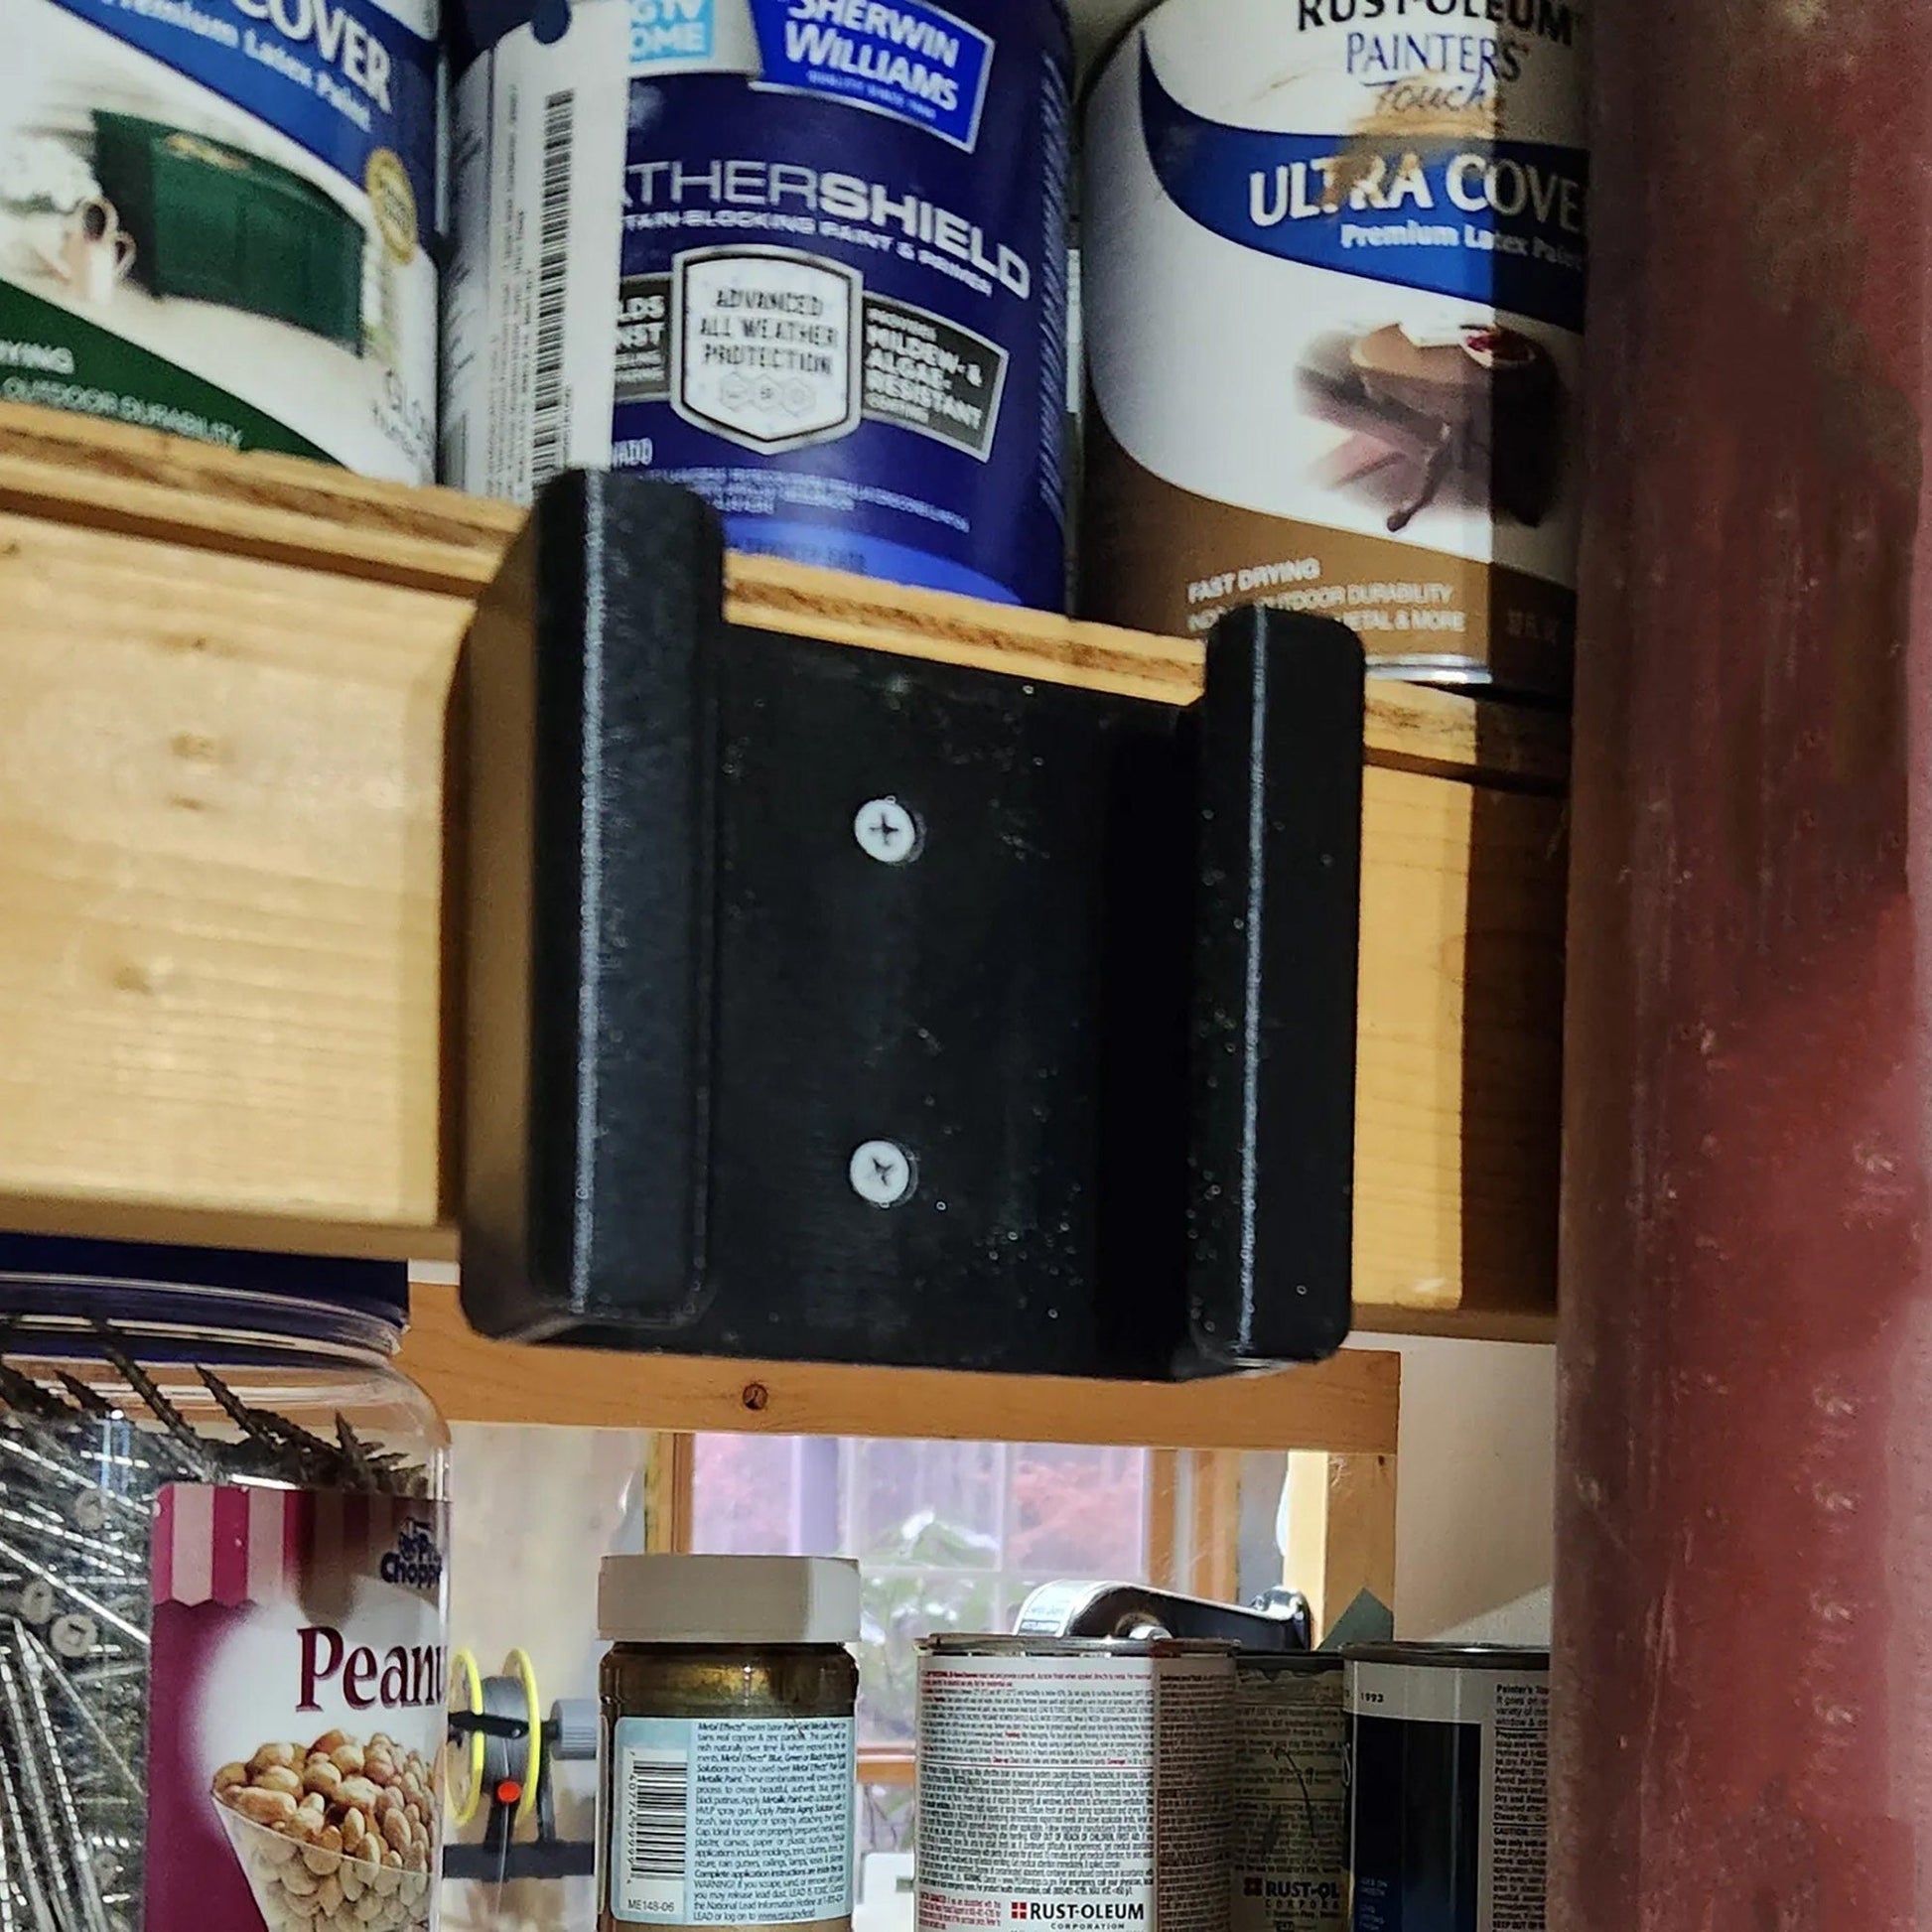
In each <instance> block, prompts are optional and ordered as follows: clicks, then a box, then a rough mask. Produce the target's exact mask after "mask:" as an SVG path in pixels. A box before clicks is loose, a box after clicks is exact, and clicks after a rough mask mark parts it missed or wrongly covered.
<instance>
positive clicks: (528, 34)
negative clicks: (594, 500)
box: [445, 0, 1070, 610]
mask: <svg viewBox="0 0 1932 1932" xmlns="http://www.w3.org/2000/svg"><path fill="white" fill-rule="evenodd" d="M457 5H458V11H459V15H460V17H461V18H463V19H464V20H466V21H468V22H469V23H470V25H471V28H472V31H471V33H470V35H469V39H470V40H471V41H472V42H477V43H486V44H483V45H482V46H481V48H480V51H478V52H476V53H475V54H474V56H473V58H471V60H470V64H469V66H468V68H467V69H466V70H465V71H463V72H462V74H461V77H460V78H459V80H458V82H457V86H456V93H455V127H456V131H455V146H454V153H453V161H452V186H453V194H454V204H455V220H456V235H455V255H454V261H453V265H452V272H451V277H450V288H449V296H448V301H447V305H446V317H447V324H446V357H447V360H446V403H447V417H446V425H445V473H446V478H447V480H448V481H449V482H451V483H459V484H461V485H463V486H464V487H466V488H470V489H475V490H480V491H483V492H486V493H490V494H494V495H502V496H509V497H512V498H514V499H517V500H523V499H526V498H527V497H528V496H529V494H530V492H531V490H532V489H533V487H534V486H535V485H537V484H539V483H542V482H543V481H544V480H545V479H546V478H547V477H548V476H549V475H551V474H552V473H553V472H555V471H556V470H559V469H562V468H564V467H567V466H576V465H588V466H594V467H603V466H607V465H608V466H609V467H610V468H612V469H616V470H641V471H646V472H648V473H649V474H650V475H652V476H654V477H659V478H662V479H664V480H666V481H668V482H671V483H684V484H686V485H688V486H689V487H691V488H693V489H696V490H698V491H699V492H700V493H701V494H703V495H704V496H706V497H708V498H709V499H710V500H711V501H712V502H713V503H714V504H716V506H717V507H718V509H719V510H720V511H721V512H722V513H723V516H724V519H725V526H726V531H727V535H728V538H729V541H730V542H731V543H733V544H734V545H736V546H738V547H740V548H742V549H749V550H760V551H766V552H769V553H771V554H774V555H777V556H782V557H789V558H793V559H796V560H798V561H800V562H804V563H812V564H823V565H831V566H834V567H837V568H841V569H847V570H856V571H863V572H866V573H868V574H870V575H872V576H877V577H885V578H891V579H893V580H895V581H897V582H900V583H906V584H917V585H924V586H927V587H928V588H932V589H937V590H949V591H963V592H969V593H971V594H973V595H975V596H978V597H984V598H992V599H996V600H999V601H1001V602H1008V603H1012V602H1018V603H1022V604H1033V605H1039V606H1042V607H1046V608H1050V609H1055V610H1057V609H1060V608H1061V607H1062V605H1063V602H1064V596H1065V539H1064V534H1063V505H1062V495H1063V484H1062V462H1061V443H1062V438H1063V434H1064V423H1065V401H1066V398H1065V383H1066V377H1065V355H1066V348H1065V336H1066V326H1067V324H1066V305H1067V289H1066V283H1067V257H1066V196H1067V173H1068V166H1069V163H1068V130H1069V108H1068V71H1069V60H1070V55H1069V30H1068V26H1067V20H1066V13H1065V8H1064V0H948V7H947V8H945V9H942V8H940V7H938V6H935V5H932V4H931V3H930V0H576V4H575V6H574V7H572V8H570V9H569V10H568V12H564V13H561V15H560V20H561V24H564V25H565V26H566V27H567V31H565V32H564V33H562V34H561V35H560V36H554V37H551V38H547V39H546V38H539V37H538V34H537V32H536V31H535V30H534V29H533V28H532V27H531V26H529V25H524V26H519V27H515V28H513V29H511V30H509V31H499V32H496V33H494V34H493V36H492V35H491V34H490V33H489V32H487V31H486V29H487V27H488V25H489V17H490V16H491V15H494V14H500V13H502V12H503V9H502V7H501V5H500V0H496V3H495V4H492V0H457ZM523 13H524V16H525V18H526V19H527V17H528V13H529V8H528V6H527V5H526V6H525V7H524V8H523ZM480 24H481V25H482V26H483V28H484V29H485V31H476V30H477V28H478V26H479V25H480ZM499 24H500V23H499Z"/></svg>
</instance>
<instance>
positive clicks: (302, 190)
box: [0, 0, 440, 483]
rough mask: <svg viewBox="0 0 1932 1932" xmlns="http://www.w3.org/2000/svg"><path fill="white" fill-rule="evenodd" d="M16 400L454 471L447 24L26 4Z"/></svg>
mask: <svg viewBox="0 0 1932 1932" xmlns="http://www.w3.org/2000/svg"><path fill="white" fill-rule="evenodd" d="M7 25H8V28H9V29H10V34H9V39H8V50H7V58H6V61H5V63H4V64H0V399H3V400H5V401H8V402H26V403H38V404H43V405H45V406H48V407H52V408H56V409H66V410H71V411H77V412H79V413H81V414H84V415H89V416H95V417H99V418H102V419H105V420H107V421H110V422H116V423H123V424H133V425H136V426H139V427H142V428H149V429H161V430H168V431H172V432H174V433H176V434H178V435H185V436H191V437H195V438H198V439H199V440H201V441H203V442H207V443H213V444H216V445H219V446H222V447H225V448H228V449H237V450H279V451H283V452H285V453H290V454H294V455H299V456H309V457H318V458H321V459H323V460H325V461H328V462H333V463H340V464H344V465H346V466H347V467H348V468H349V469H352V470H358V471H361V472H363V473H364V474H366V475H368V476H374V477H387V478H392V479H396V480H399V481H402V482H408V483H427V482H429V481H430V480H431V479H432V477H433V475H434V471H435V444H436V422H435V403H436V345H437V307H438V296H437V274H436V266H435V263H434V261H433V260H432V259H431V256H430V252H429V240H430V230H431V226H432V224H433V221H434V218H435V194H436V169H437V109H436V90H437V66H438V61H439V58H440V57H439V54H438V46H437V33H438V4H437V0H167V4H165V5H160V4H155V5H150V4H145V0H144V4H140V5H134V4H130V3H129V0H8V7H7Z"/></svg>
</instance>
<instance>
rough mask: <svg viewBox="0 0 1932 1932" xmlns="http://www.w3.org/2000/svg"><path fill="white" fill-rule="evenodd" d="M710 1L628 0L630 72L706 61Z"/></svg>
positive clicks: (708, 57)
mask: <svg viewBox="0 0 1932 1932" xmlns="http://www.w3.org/2000/svg"><path fill="white" fill-rule="evenodd" d="M711 9H712V0H630V71H631V72H632V73H638V72H643V71H648V70H649V69H651V68H654V67H659V66H662V65H664V64H666V63H668V62H671V61H678V62H684V61H708V60H710V59H711V51H712V23H711Z"/></svg>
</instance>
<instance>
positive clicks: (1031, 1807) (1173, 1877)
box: [914, 1635, 1234, 1932]
mask: <svg viewBox="0 0 1932 1932" xmlns="http://www.w3.org/2000/svg"><path fill="white" fill-rule="evenodd" d="M1233 1723H1234V1646H1233V1645H1232V1644H1230V1643H1213V1642H1202V1641H1196V1640H1192V1639H1183V1638H1177V1637H1153V1638H1147V1639H1135V1638H1122V1639H1113V1638H1097V1637H1009V1636H951V1635H948V1636H939V1637H932V1638H928V1639H927V1640H926V1642H925V1643H923V1644H922V1645H921V1646H920V1653H919V1704H918V1740H917V1741H918V1770H919V1778H918V1824H917V1833H916V1840H915V1847H916V1853H917V1865H916V1872H915V1877H914V1888H915V1892H916V1899H915V1905H914V1915H915V1918H916V1921H917V1925H918V1927H919V1932H981V1928H988V1929H989V1932H991V1929H992V1928H1000V1929H1001V1932H1019V1929H1020V1928H1022V1927H1025V1926H1038V1927H1053V1926H1057V1927H1061V1928H1065V1932H1080V1929H1081V1928H1085V1929H1086V1932H1105V1929H1106V1928H1112V1929H1113V1932H1228V1870H1229V1865H1228V1780H1229V1770H1230V1751H1231V1745H1232V1734H1233Z"/></svg>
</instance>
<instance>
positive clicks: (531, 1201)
mask: <svg viewBox="0 0 1932 1932" xmlns="http://www.w3.org/2000/svg"><path fill="white" fill-rule="evenodd" d="M723 585H724V551H723V546H722V539H721V536H720V532H719V527H718V523H717V519H716V518H715V517H714V516H713V514H712V513H711V511H710V510H709V509H708V508H707V507H706V506H705V505H704V504H703V503H702V502H701V501H700V500H699V499H698V498H697V497H695V496H693V495H690V494H689V493H687V492H685V491H682V490H679V489H676V488H673V487H671V486H669V485H666V484H661V483H652V482H649V481H647V480H643V479H639V478H632V477H623V476H606V475H602V474H573V475H569V476H565V477H562V478H560V479H558V480H557V481H556V482H554V483H552V484H551V485H550V486H549V487H548V488H547V489H546V490H545V492H544V493H543V495H542V496H541V497H540V499H539V501H538V503H537V505H536V507H535V509H534V510H533V512H532V515H531V518H530V521H529V524H528V526H527V527H526V529H525V531H524V533H523V535H522V536H521V538H520V539H519V540H518V542H517V543H516V545H515V546H514V547H513V549H512V551H511V553H510V555H509V556H508V558H507V559H506V561H505V564H504V567H503V570H502V573H501V574H500V576H499V577H498V579H497V582H496V583H495V585H494V586H493V587H492V589H491V590H490V591H489V592H488V593H487V594H486V596H485V597H484V599H483V603H482V605H481V606H480V609H479V612H478V616H477V620H476V623H475V626H474V629H473V631H472V635H471V639H470V643H469V646H468V649H467V651H466V654H465V665H464V670H463V674H462V677H461V679H460V682H459V689H458V699H457V702H458V707H459V712H458V723H457V726H456V729H457V730H459V731H460V732H461V733H463V734H464V736H465V737H466V738H467V740H468V746H469V757H468V760H467V773H468V776H467V783H468V787H469V799H468V816H467V823H466V827H465V831H464V835H463V836H464V842H465V846H466V849H467V857H466V860H465V864H464V868H463V871H464V874H465V877H466V879H467V885H466V887H465V893H466V897H467V905H466V907H465V919H464V927H465V931H466V934H467V938H466V941H465V944H466V948H467V952H466V958H465V1008H466V1020H465V1046H464V1052H465V1058H466V1062H467V1064H466V1069H465V1082H466V1088H465V1090H466V1095H467V1098H466V1103H465V1108H466V1112H465V1120H464V1135H465V1150H464V1171H465V1175H466V1198H465V1201H464V1213H463V1219H464V1235H463V1259H464V1266H463V1299H464V1307H465V1310H466V1312H467V1313H468V1315H469V1318H470V1319H471V1321H472V1322H473V1323H474V1324H475V1325H476V1326H477V1327H478V1328H480V1329H482V1330H483V1331H484V1332H485V1333H488V1334H493V1335H504V1336H515V1337H520V1338H523V1339H529V1340H555V1341H567V1342H571V1343H575V1344H579V1345H585V1344H588V1345H598V1346H608V1347H614V1348H628V1349H660V1350H675V1351H678V1352H682V1353H688V1354H705V1355H737V1356H751V1357H758V1358H764V1359H773V1358H775V1359H786V1360H811V1361H842V1362H854V1363H865V1364H879V1365H906V1366H925V1367H940V1368H957V1369H980V1370H999V1371H1006V1372H1021V1373H1041V1374H1059V1375H1085V1376H1108V1377H1125V1378H1134V1379H1151V1380H1166V1379H1172V1378H1179V1377H1186V1376H1194V1375H1202V1374H1213V1373H1218V1372H1226V1371H1229V1370H1234V1369H1239V1368H1246V1367H1254V1366H1260V1365H1266V1364H1274V1363H1282V1362H1294V1361H1309V1360H1314V1359H1317V1358H1319V1357H1321V1356H1324V1355H1326V1354H1327V1353H1329V1352H1330V1351H1331V1350H1333V1349H1334V1348H1335V1347H1336V1346H1337V1345H1338V1343H1339V1342H1340V1340H1341V1338H1342V1336H1343V1335H1344V1334H1345V1333H1346V1331H1347V1328H1348V1323H1349V1277H1350V1254H1351V1246H1352V1238H1353V1219H1354V1217H1353V1201H1352V1180H1353V1148H1354V1131H1355V1121H1354V1113H1355V1107H1354V1077H1355V994H1356V949H1357V928H1358V923H1359V916H1360V868H1361V850H1360V847H1361V784H1362V776H1361V774H1362V754H1361V743H1362V706H1363V666H1362V653H1361V649H1360V646H1359V644H1358V643H1357V641H1356V639H1355V637H1354V635H1353V633H1352V632H1350V631H1349V630H1347V629H1346V628H1345V627H1344V626H1342V625H1340V624H1337V623H1332V622H1328V621H1323V620H1319V619H1312V618H1307V617H1301V616H1295V615H1290V614H1285V613H1281V612H1271V611H1255V610H1250V611H1242V612H1238V613H1235V614H1233V615H1232V616H1230V617H1228V618H1226V619H1224V620H1223V621H1222V622H1221V623H1220V624H1219V625H1218V626H1217V627H1216V629H1215V631H1214V633H1213V635H1212V637H1211V638H1210V640H1209V642H1208V645H1207V654H1206V674H1205V684H1204V689H1203V692H1202V695H1201V696H1200V698H1199V699H1198V700H1197V701H1196V702H1195V703H1194V704H1193V705H1191V706H1187V707H1180V706H1173V705H1166V704H1161V703H1156V702H1152V701H1150V700H1147V699H1141V698H1126V697H1120V696H1115V695H1112V694H1107V693H1099V692H1094V691H1090V690H1086V689H1082V688H1078V687H1075V686H1072V685H1063V684H1053V683H1047V682H1043V681H1038V680H1035V679H1028V678H1021V677H1016V676H1009V675H1005V674H1003V673H1001V672H998V671H989V670H980V669H962V668H960V667H957V666H953V665H947V664H941V663H937V662H933V661H930V660H927V659H924V658H919V657H913V656H906V655H901V654H897V653H888V652H882V651H873V650H868V649H861V648H857V647H854V646H851V645H846V644H835V643H828V642H822V641H819V640H816V639H813V638H809V637H794V636H787V635H784V634H780V633H774V632H772V631H768V630H757V629H749V628H743V627H739V626H735V625H732V624H730V623H728V622H726V621H725V619H724V617H723V608H724V602H723Z"/></svg>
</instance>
